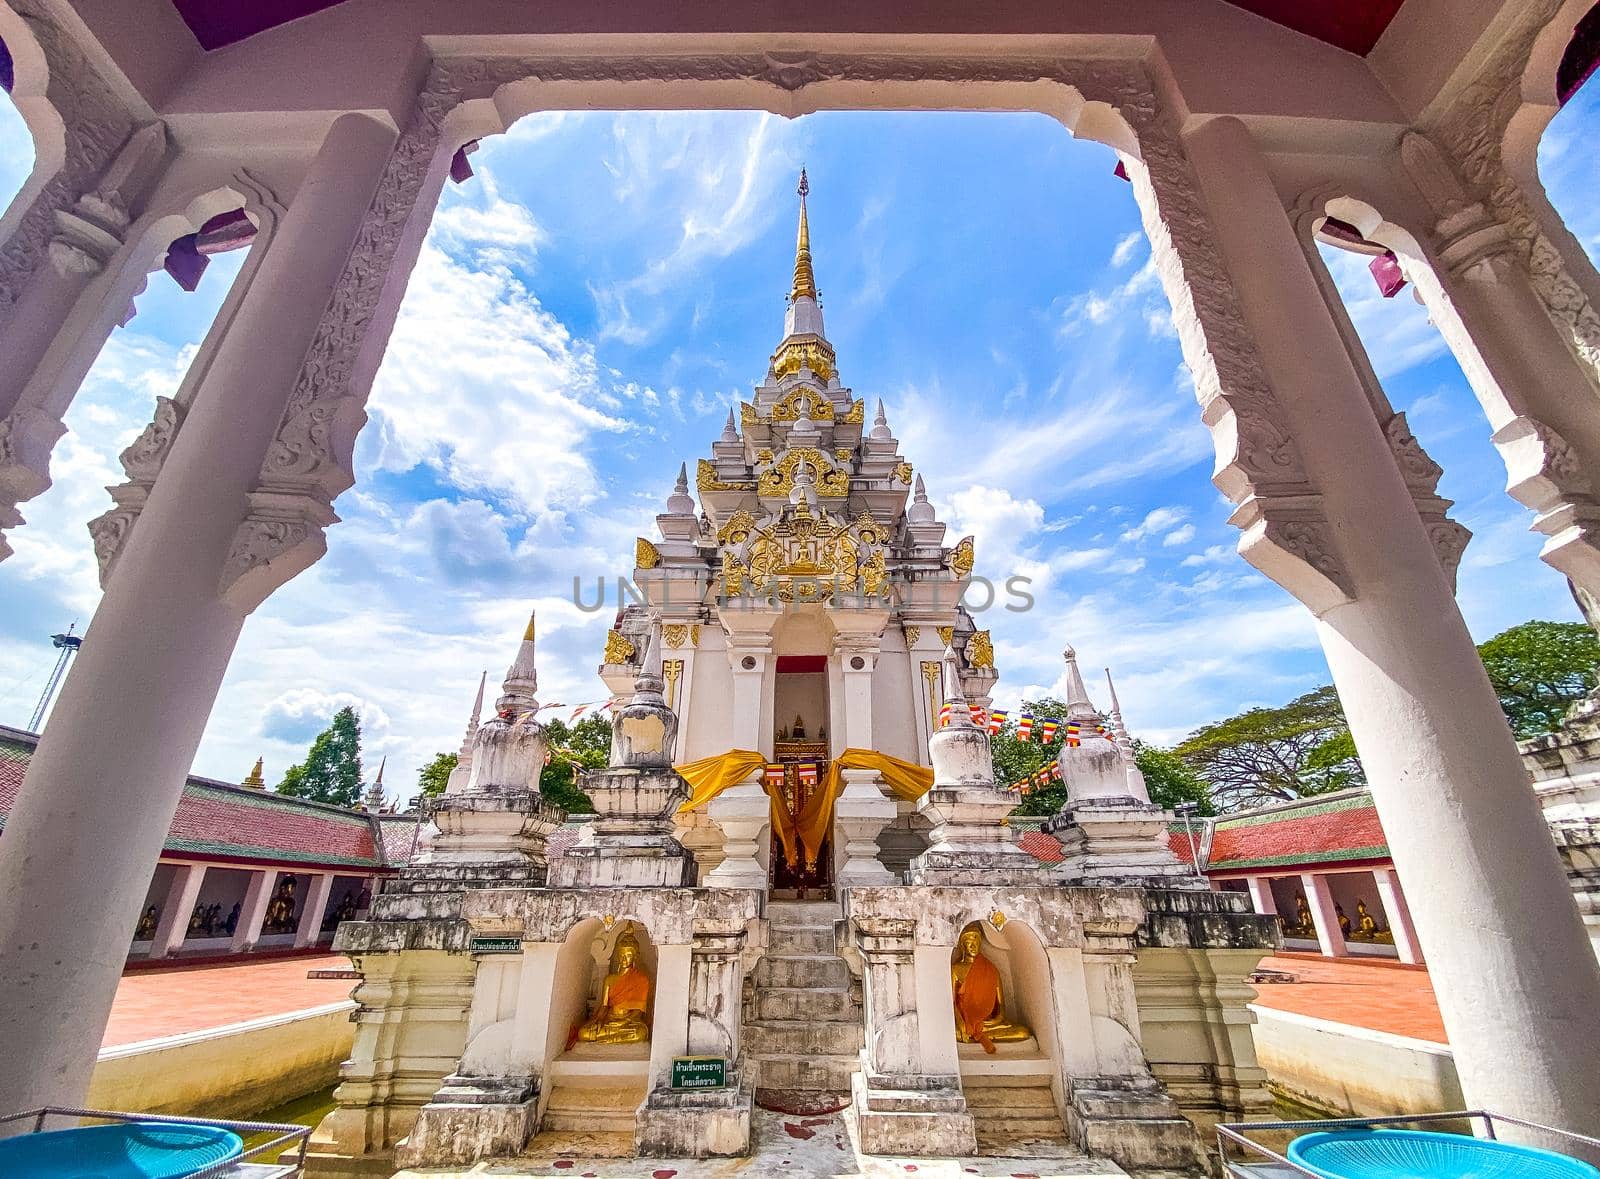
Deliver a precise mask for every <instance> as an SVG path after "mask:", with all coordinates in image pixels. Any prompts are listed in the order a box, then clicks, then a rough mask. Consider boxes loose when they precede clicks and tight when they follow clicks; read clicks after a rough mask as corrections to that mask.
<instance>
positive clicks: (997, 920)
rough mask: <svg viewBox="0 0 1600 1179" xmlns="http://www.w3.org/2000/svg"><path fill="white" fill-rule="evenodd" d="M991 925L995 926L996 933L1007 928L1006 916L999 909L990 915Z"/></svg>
mask: <svg viewBox="0 0 1600 1179" xmlns="http://www.w3.org/2000/svg"><path fill="white" fill-rule="evenodd" d="M989 924H990V925H992V926H994V928H995V932H996V933H998V932H999V931H1000V930H1002V929H1004V928H1005V927H1006V915H1005V914H1004V913H1002V912H1001V911H1000V910H999V909H996V910H995V911H994V912H993V913H990V914H989Z"/></svg>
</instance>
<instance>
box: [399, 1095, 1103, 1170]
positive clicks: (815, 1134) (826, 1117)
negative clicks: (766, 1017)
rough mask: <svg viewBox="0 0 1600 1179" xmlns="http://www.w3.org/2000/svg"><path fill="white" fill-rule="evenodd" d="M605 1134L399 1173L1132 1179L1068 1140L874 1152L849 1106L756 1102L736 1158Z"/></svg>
mask: <svg viewBox="0 0 1600 1179" xmlns="http://www.w3.org/2000/svg"><path fill="white" fill-rule="evenodd" d="M608 1137H609V1136H608V1135H605V1134H585V1133H573V1134H555V1133H545V1134H540V1135H539V1136H538V1137H536V1138H535V1139H534V1140H533V1141H532V1142H531V1143H529V1149H528V1151H527V1152H526V1153H524V1155H523V1156H522V1157H521V1158H516V1159H486V1160H485V1161H483V1162H481V1163H478V1164H476V1165H475V1166H473V1167H471V1168H470V1169H468V1170H464V1171H451V1170H434V1169H428V1170H409V1171H400V1172H398V1173H397V1174H396V1176H395V1179H456V1177H462V1176H469V1175H470V1176H474V1177H476V1176H489V1175H494V1176H506V1177H508V1179H509V1177H511V1176H518V1177H526V1179H546V1177H548V1179H573V1177H574V1176H583V1177H584V1179H675V1177H682V1179H691V1177H693V1179H724V1177H726V1179H732V1177H733V1176H738V1177H739V1179H776V1177H778V1176H782V1177H784V1179H799V1177H801V1176H837V1177H838V1179H889V1177H890V1176H893V1177H895V1179H905V1176H907V1175H908V1174H914V1175H916V1176H917V1179H928V1177H935V1179H956V1177H958V1176H959V1177H961V1179H966V1177H967V1176H973V1175H975V1176H979V1177H980V1179H1012V1177H1014V1176H1017V1175H1029V1176H1036V1177H1037V1179H1057V1177H1060V1179H1126V1177H1127V1176H1128V1174H1129V1172H1127V1171H1124V1170H1123V1169H1122V1168H1121V1167H1118V1166H1117V1165H1116V1164H1115V1163H1111V1162H1108V1161H1106V1160H1104V1159H1089V1158H1087V1157H1086V1156H1084V1155H1083V1154H1080V1153H1078V1152H1077V1151H1075V1150H1072V1149H1071V1148H1070V1147H1063V1146H1053V1147H1049V1148H1045V1147H1043V1146H1042V1147H1041V1152H1040V1153H1039V1154H1037V1155H1030V1156H1026V1157H1025V1156H1021V1155H1012V1156H1007V1157H985V1158H956V1159H951V1158H913V1157H905V1158H891V1157H872V1156H867V1155H863V1154H861V1153H860V1151H859V1149H858V1147H857V1142H858V1139H857V1136H856V1131H855V1119H854V1118H853V1117H852V1116H850V1114H849V1112H848V1111H845V1112H841V1113H835V1114H818V1115H816V1116H814V1117H799V1116H795V1115H792V1114H779V1113H771V1112H769V1111H767V1110H761V1109H758V1110H757V1111H756V1113H755V1117H754V1120H753V1123H752V1126H751V1143H750V1145H751V1156H750V1157H749V1158H730V1159H619V1158H617V1157H615V1155H614V1154H612V1153H610V1151H611V1150H612V1149H613V1144H612V1143H610V1142H608V1141H606V1139H607V1138H608Z"/></svg>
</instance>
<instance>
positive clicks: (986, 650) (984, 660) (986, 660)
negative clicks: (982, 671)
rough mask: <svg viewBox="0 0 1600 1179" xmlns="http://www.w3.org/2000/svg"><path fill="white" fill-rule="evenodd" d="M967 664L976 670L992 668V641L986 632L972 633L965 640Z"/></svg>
mask: <svg viewBox="0 0 1600 1179" xmlns="http://www.w3.org/2000/svg"><path fill="white" fill-rule="evenodd" d="M967 662H968V663H970V664H972V666H973V667H977V668H989V669H991V670H992V669H993V667H994V640H992V639H991V638H990V637H989V632H988V631H986V630H979V631H974V632H973V633H972V638H970V639H969V640H967Z"/></svg>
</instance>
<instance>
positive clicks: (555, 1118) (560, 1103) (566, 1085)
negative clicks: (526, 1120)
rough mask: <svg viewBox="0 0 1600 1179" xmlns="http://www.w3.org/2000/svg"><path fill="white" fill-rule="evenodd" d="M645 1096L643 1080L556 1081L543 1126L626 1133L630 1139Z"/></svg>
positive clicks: (552, 1128) (553, 1128)
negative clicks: (608, 1081)
mask: <svg viewBox="0 0 1600 1179" xmlns="http://www.w3.org/2000/svg"><path fill="white" fill-rule="evenodd" d="M644 1096H645V1085H644V1082H643V1081H640V1082H638V1083H636V1084H622V1085H614V1084H583V1083H581V1082H580V1083H578V1084H573V1083H571V1082H569V1081H557V1082H556V1085H555V1088H554V1089H552V1090H551V1091H550V1103H549V1104H548V1105H546V1106H545V1111H544V1121H543V1123H542V1124H541V1125H540V1129H541V1130H563V1131H586V1132H589V1133H619V1134H627V1135H628V1140H629V1142H630V1143H631V1142H632V1140H633V1127H634V1117H635V1113H636V1111H637V1110H638V1108H639V1106H640V1104H641V1103H642V1102H643V1101H644Z"/></svg>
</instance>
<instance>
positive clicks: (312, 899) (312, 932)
mask: <svg viewBox="0 0 1600 1179" xmlns="http://www.w3.org/2000/svg"><path fill="white" fill-rule="evenodd" d="M333 879H334V877H333V873H332V872H319V873H317V874H316V875H315V876H313V877H312V878H311V887H310V888H308V889H306V895H305V900H304V901H303V902H302V903H301V906H300V924H299V925H298V926H297V927H296V928H295V931H294V944H295V945H296V946H297V947H300V946H314V945H316V944H317V939H318V938H320V937H321V936H322V919H323V917H325V916H326V915H327V912H328V898H329V897H331V896H332V895H333Z"/></svg>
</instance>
